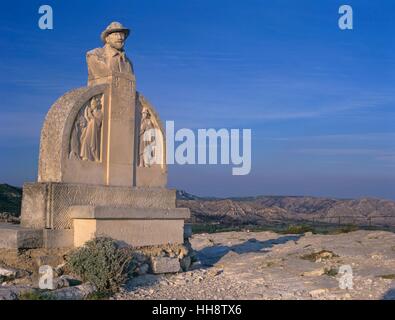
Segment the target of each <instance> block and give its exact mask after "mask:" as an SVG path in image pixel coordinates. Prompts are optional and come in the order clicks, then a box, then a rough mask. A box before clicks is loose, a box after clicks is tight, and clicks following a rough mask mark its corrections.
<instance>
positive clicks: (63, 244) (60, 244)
mask: <svg viewBox="0 0 395 320" xmlns="http://www.w3.org/2000/svg"><path fill="white" fill-rule="evenodd" d="M43 242H44V243H43V246H44V248H46V249H55V248H73V247H74V230H72V229H64V230H51V229H44V230H43Z"/></svg>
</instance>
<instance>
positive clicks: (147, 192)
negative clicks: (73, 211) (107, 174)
mask: <svg viewBox="0 0 395 320" xmlns="http://www.w3.org/2000/svg"><path fill="white" fill-rule="evenodd" d="M87 205H89V206H92V205H93V206H112V207H119V206H129V207H137V208H154V209H174V208H175V207H176V191H175V190H169V189H165V188H138V187H110V186H97V185H83V184H70V183H52V182H48V183H26V184H25V185H24V186H23V198H22V213H21V225H22V226H23V227H25V228H32V229H54V230H62V229H72V228H73V227H72V224H73V223H72V219H71V217H70V216H69V209H70V207H72V206H87Z"/></svg>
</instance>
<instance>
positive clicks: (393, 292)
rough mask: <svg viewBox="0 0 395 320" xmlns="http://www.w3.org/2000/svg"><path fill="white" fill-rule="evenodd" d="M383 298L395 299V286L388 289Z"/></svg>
mask: <svg viewBox="0 0 395 320" xmlns="http://www.w3.org/2000/svg"><path fill="white" fill-rule="evenodd" d="M383 300H395V288H392V289H390V290H388V291H387V292H386V293H385V294H384V296H383Z"/></svg>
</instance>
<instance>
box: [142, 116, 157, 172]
mask: <svg viewBox="0 0 395 320" xmlns="http://www.w3.org/2000/svg"><path fill="white" fill-rule="evenodd" d="M154 128H155V126H154V124H153V122H152V120H151V114H150V112H149V110H148V109H147V108H143V111H142V112H141V125H140V136H139V137H140V141H139V166H140V167H149V166H150V161H149V159H150V158H151V159H153V158H154V157H155V148H154V143H155V135H154V132H155V131H154V130H151V129H154ZM149 138H150V139H149Z"/></svg>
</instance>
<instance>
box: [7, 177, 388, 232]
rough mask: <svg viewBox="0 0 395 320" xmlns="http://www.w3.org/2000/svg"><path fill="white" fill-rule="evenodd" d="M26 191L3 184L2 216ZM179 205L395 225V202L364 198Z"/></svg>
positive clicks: (193, 200)
mask: <svg viewBox="0 0 395 320" xmlns="http://www.w3.org/2000/svg"><path fill="white" fill-rule="evenodd" d="M21 200H22V189H21V188H18V187H13V186H10V185H7V184H0V214H3V216H4V215H5V213H6V215H7V216H14V217H17V216H19V214H20V208H21ZM177 206H178V207H187V208H190V209H191V213H192V217H191V219H190V222H195V223H223V224H266V223H273V222H282V221H289V220H295V221H303V220H306V221H315V222H318V221H320V222H326V223H339V222H340V223H342V224H348V223H350V224H364V225H369V224H371V225H385V224H388V225H392V226H395V201H391V200H383V199H374V198H361V199H335V198H325V197H309V196H256V197H241V198H214V197H212V198H211V197H198V196H195V195H192V194H189V193H187V192H185V191H177Z"/></svg>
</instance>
